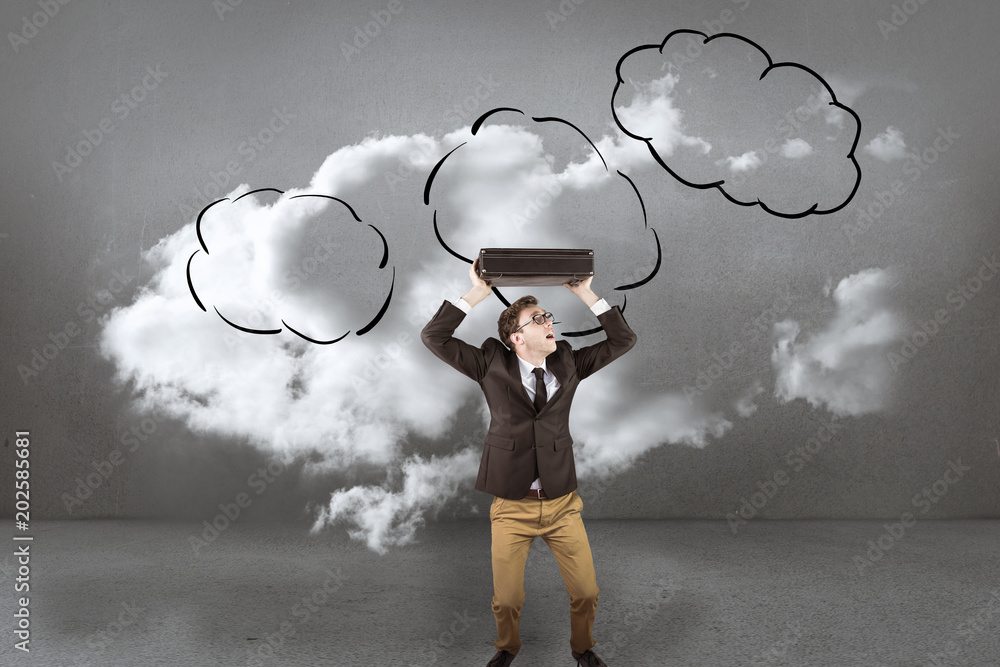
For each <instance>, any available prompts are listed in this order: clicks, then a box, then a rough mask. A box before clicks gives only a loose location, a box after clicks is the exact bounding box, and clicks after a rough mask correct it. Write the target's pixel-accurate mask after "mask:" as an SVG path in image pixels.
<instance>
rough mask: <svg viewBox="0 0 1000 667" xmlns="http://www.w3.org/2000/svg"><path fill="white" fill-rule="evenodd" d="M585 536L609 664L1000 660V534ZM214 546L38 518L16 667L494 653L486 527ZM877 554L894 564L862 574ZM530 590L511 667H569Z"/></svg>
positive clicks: (8, 615)
mask: <svg viewBox="0 0 1000 667" xmlns="http://www.w3.org/2000/svg"><path fill="white" fill-rule="evenodd" d="M585 520H586V519H585ZM586 523H587V529H588V533H589V535H590V540H591V546H592V548H593V552H594V558H595V562H596V567H597V581H598V585H599V587H600V589H601V593H600V601H599V606H598V611H597V620H596V623H595V628H594V636H595V639H596V640H597V645H596V646H595V647H594V650H595V651H596V652H597V653H598V655H600V656H601V657H602V658H604V659H605V660H606V661H607V662H608V665H609V667H622V666H625V665H657V666H659V665H679V666H680V665H683V666H701V665H706V666H711V667H726V666H729V665H733V666H736V665H739V666H741V667H742V666H746V665H749V666H751V667H757V666H759V665H769V666H782V665H789V666H790V665H794V666H796V667H812V666H815V667H819V666H821V665H830V666H836V667H853V666H861V665H865V666H869V667H872V666H874V667H879V666H885V667H889V666H892V667H895V666H906V667H912V666H916V665H982V666H984V667H985V666H987V665H990V666H992V667H995V666H996V665H997V664H1000V639H998V632H997V630H998V628H1000V580H998V577H997V573H998V567H997V565H998V563H997V557H996V555H997V551H998V547H1000V521H951V522H932V521H918V522H917V523H916V525H912V526H910V527H908V528H905V530H904V532H903V533H902V534H900V533H899V531H898V530H895V531H894V532H895V533H896V536H892V535H891V534H890V533H889V532H888V531H887V529H886V528H884V527H883V524H884V523H885V522H880V521H879V522H861V521H827V522H814V521H790V522H753V521H751V522H749V523H748V524H746V525H743V526H740V527H739V532H738V534H737V535H734V534H733V532H732V531H731V530H730V528H729V526H728V525H727V524H726V523H725V522H709V521H630V522H620V521H597V520H592V521H586ZM10 532H12V531H10ZM198 532H199V525H197V524H196V523H194V522H192V523H190V524H178V523H159V522H147V521H79V522H48V523H37V522H36V523H35V524H34V525H33V530H32V534H33V535H34V537H35V539H34V541H33V542H32V543H31V553H32V556H31V563H30V567H31V573H30V577H31V579H30V585H31V593H30V594H31V601H30V614H31V615H30V618H31V644H30V647H31V652H30V653H29V654H25V653H22V652H21V651H17V650H15V649H14V648H13V644H14V642H15V641H16V639H14V635H13V629H14V624H13V613H14V593H13V588H14V583H15V582H14V577H16V576H17V575H16V563H15V560H14V558H13V556H10V555H8V556H6V557H4V558H2V559H0V586H2V588H3V591H4V594H3V595H2V596H0V602H2V605H3V619H4V620H3V626H4V632H3V637H4V641H3V646H2V648H0V663H2V664H3V665H35V666H37V665H60V666H63V665H76V666H80V667H83V666H85V665H93V666H95V667H97V666H104V665H108V666H115V665H127V666H129V667H136V666H143V665H182V666H186V665H217V666H226V665H281V666H285V665H288V666H294V665H379V666H382V665H402V666H404V667H408V666H411V665H463V666H478V665H485V664H486V661H487V660H488V659H489V658H490V657H491V656H492V655H493V653H494V649H493V639H494V638H495V630H496V626H495V625H494V622H493V616H492V613H491V611H490V598H491V595H492V579H491V574H490V549H489V536H490V531H489V525H488V522H487V521H486V520H485V519H484V520H477V521H466V522H458V523H448V524H434V525H430V526H427V527H425V528H423V529H421V530H420V531H419V533H418V540H419V543H418V544H412V545H409V546H406V547H401V548H397V549H394V550H392V551H391V552H390V553H388V554H387V555H385V556H379V555H377V554H374V553H372V552H371V551H369V550H368V549H367V548H366V547H364V546H363V545H360V544H358V543H355V542H352V541H350V540H349V538H348V537H347V536H346V534H345V532H344V531H343V530H336V531H329V532H327V533H325V534H323V535H320V536H317V537H310V536H309V535H307V534H305V532H304V530H303V528H301V527H289V526H286V527H277V526H261V525H252V524H241V523H239V521H237V522H236V523H235V524H234V525H233V526H232V527H230V528H229V529H228V530H226V531H224V532H222V533H221V535H220V536H219V537H218V539H217V540H215V541H214V542H212V543H211V544H208V545H207V546H204V547H203V548H202V549H201V550H200V553H199V554H198V555H197V556H196V555H195V553H194V550H193V548H192V546H191V544H190V542H189V537H190V536H192V535H196V534H197V533H198ZM880 538H881V542H882V545H883V547H888V550H887V551H884V553H883V555H882V557H881V558H880V559H879V560H877V561H876V562H871V561H870V560H866V561H865V562H868V563H869V565H868V566H864V567H862V566H860V565H859V563H861V561H860V560H857V559H856V558H855V557H858V558H859V559H860V558H863V557H865V553H866V551H869V549H870V548H871V546H874V547H875V549H878V547H877V544H878V541H879V539H880ZM7 539H8V544H15V545H16V544H18V543H14V542H12V541H10V536H7ZM869 540H871V541H872V545H871V546H870V545H869ZM13 550H14V549H13V547H12V548H10V549H5V550H4V551H5V552H6V553H7V554H10V553H12V552H13ZM871 554H872V555H873V556H877V555H878V553H877V551H875V550H872V551H871ZM859 569H860V570H863V574H862V573H861V572H860V571H859ZM525 589H526V591H527V596H526V600H525V606H524V609H523V612H522V618H521V639H522V642H523V647H522V650H521V653H520V655H519V656H518V658H517V660H515V662H514V665H516V666H518V667H531V666H536V667H557V666H559V665H565V666H566V667H569V666H571V665H573V664H574V661H573V660H572V658H571V657H570V654H569V610H568V597H567V595H566V592H565V589H564V587H563V583H562V579H561V578H560V576H559V572H558V568H557V566H556V563H555V560H554V559H553V557H552V555H551V553H550V552H549V551H548V549H547V547H546V546H545V543H544V542H542V541H541V540H536V541H535V543H534V545H533V547H532V550H531V555H530V556H529V559H528V564H527V568H526V576H525ZM933 656H936V657H933Z"/></svg>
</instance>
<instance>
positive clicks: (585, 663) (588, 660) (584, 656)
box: [570, 648, 608, 667]
mask: <svg viewBox="0 0 1000 667" xmlns="http://www.w3.org/2000/svg"><path fill="white" fill-rule="evenodd" d="M570 653H572V654H573V657H574V658H576V664H577V665H578V666H581V665H582V667H608V664H607V663H606V662H604V661H603V660H601V659H600V658H598V657H597V654H596V653H594V652H593V651H591V650H590V649H589V648H588V649H587V650H586V651H584V652H583V653H577V652H576V651H572V650H571V651H570Z"/></svg>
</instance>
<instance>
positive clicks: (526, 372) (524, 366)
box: [514, 353, 547, 378]
mask: <svg viewBox="0 0 1000 667" xmlns="http://www.w3.org/2000/svg"><path fill="white" fill-rule="evenodd" d="M514 356H515V357H517V365H518V366H519V367H520V368H521V377H522V378H528V377H530V376H531V374H532V372H533V371H534V369H535V368H541V369H542V375H544V374H545V372H546V370H547V368H546V367H545V360H544V359H542V365H541V366H535V365H534V364H531V363H529V362H527V361H525V360H524V359H522V358H521V355H519V354H517V353H515V354H514Z"/></svg>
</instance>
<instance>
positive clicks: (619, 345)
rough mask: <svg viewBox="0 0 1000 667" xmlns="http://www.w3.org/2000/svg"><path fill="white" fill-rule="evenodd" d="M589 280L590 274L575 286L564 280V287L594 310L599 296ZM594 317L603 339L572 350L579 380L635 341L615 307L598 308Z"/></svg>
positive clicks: (609, 361)
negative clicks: (604, 336)
mask: <svg viewBox="0 0 1000 667" xmlns="http://www.w3.org/2000/svg"><path fill="white" fill-rule="evenodd" d="M593 279H594V276H590V277H589V278H587V279H586V280H584V281H583V282H581V283H580V284H579V285H570V284H569V283H566V284H565V285H564V286H565V287H566V289H568V290H569V291H571V292H573V294H576V295H577V296H578V297H580V300H581V301H583V302H584V303H585V304H587V306H588V307H590V308H591V309H592V310H595V312H596V310H597V309H594V305H595V304H597V303H598V302H600V301H601V298H600V297H598V296H597V294H595V293H594V291H593V290H592V289H590V283H591V281H593ZM603 308H608V306H607V302H604V305H603ZM597 319H598V321H599V322H600V323H601V326H602V327H603V328H604V333H605V335H606V336H607V338H606V339H605V340H602V341H601V342H599V343H595V344H593V345H588V346H587V347H582V348H580V349H579V350H573V356H574V357H575V359H576V372H577V375H578V376H579V377H580V379H581V380H582V379H583V378H585V377H587V376H588V375H591V374H592V373H594V372H596V371H598V370H600V369H601V368H604V367H605V366H607V365H608V364H610V363H611V362H612V361H614V360H615V359H617V358H618V357H620V356H622V355H623V354H625V353H626V352H628V351H629V350H631V349H632V347H633V346H634V345H635V343H636V341H637V340H638V337H637V336H636V335H635V332H634V331H632V329H631V328H630V327H629V325H628V323H627V322H626V321H625V316H624V315H622V311H621V309H620V308H619V307H618V306H614V307H611V308H610V309H608V310H602V311H601V312H599V313H598V314H597Z"/></svg>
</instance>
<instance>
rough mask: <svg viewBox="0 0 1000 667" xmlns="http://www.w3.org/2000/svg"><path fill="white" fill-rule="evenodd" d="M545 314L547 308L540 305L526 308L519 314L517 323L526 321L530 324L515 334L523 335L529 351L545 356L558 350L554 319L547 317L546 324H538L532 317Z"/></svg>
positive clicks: (520, 323)
mask: <svg viewBox="0 0 1000 667" xmlns="http://www.w3.org/2000/svg"><path fill="white" fill-rule="evenodd" d="M544 314H545V309H544V308H541V307H539V306H532V307H531V308H525V309H524V310H522V311H521V314H520V315H519V316H518V318H517V324H518V326H520V325H522V324H524V323H525V322H528V324H527V325H526V326H525V327H523V328H521V329H520V330H519V331H518V332H517V333H516V334H514V336H515V337H517V336H521V338H522V340H523V341H524V346H525V348H526V349H527V350H528V351H529V352H531V353H533V354H535V353H537V354H539V355H541V356H543V357H545V356H548V355H550V354H552V353H553V352H555V351H556V334H555V331H554V330H553V329H552V320H548V319H547V320H545V324H538V323H536V322H534V321H533V320H532V319H531V318H532V317H533V316H535V315H544Z"/></svg>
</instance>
